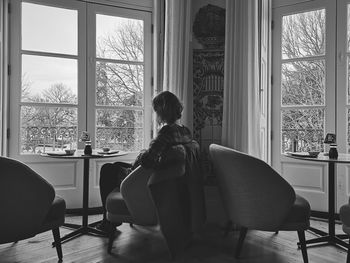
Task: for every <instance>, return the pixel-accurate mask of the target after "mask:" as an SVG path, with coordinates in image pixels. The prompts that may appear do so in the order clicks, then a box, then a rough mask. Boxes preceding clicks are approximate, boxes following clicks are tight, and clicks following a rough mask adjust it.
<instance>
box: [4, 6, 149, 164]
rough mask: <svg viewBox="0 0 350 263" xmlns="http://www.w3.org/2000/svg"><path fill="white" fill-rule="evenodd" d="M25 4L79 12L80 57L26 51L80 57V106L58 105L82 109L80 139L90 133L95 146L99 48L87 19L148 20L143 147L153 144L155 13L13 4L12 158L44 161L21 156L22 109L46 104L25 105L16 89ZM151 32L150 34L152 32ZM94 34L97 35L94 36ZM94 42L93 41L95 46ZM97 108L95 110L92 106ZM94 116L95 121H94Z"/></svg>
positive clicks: (114, 7) (81, 145) (35, 156)
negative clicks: (98, 13) (101, 14)
mask: <svg viewBox="0 0 350 263" xmlns="http://www.w3.org/2000/svg"><path fill="white" fill-rule="evenodd" d="M22 2H28V3H34V4H42V5H46V6H53V7H59V8H65V9H75V10H78V54H77V56H75V55H60V54H57V53H50V52H40V51H25V53H28V54H44V55H49V56H50V57H51V56H52V57H64V58H66V57H77V61H78V104H77V105H75V104H67V105H63V104H58V105H59V106H69V107H77V109H78V137H79V132H81V131H85V130H87V131H88V132H89V133H90V134H91V137H92V139H93V141H92V145H93V147H94V145H95V141H94V138H95V114H91V113H92V112H93V111H95V109H96V106H95V94H94V93H95V80H94V76H95V72H94V70H95V67H94V65H93V63H95V61H96V59H94V57H93V56H92V55H91V54H93V52H94V51H92V50H93V49H92V46H95V38H94V36H92V35H95V29H94V30H89V28H90V26H91V20H90V19H87V18H88V16H87V14H91V12H93V9H96V10H98V9H100V10H103V11H105V10H110V12H111V14H112V15H116V12H117V11H116V10H118V12H117V13H120V14H122V13H123V12H124V16H125V14H131V13H133V14H137V17H138V18H140V14H142V15H141V17H142V18H144V19H145V21H146V22H145V27H144V34H145V38H144V41H145V43H147V47H145V57H144V62H145V65H146V66H145V73H144V91H145V93H144V106H143V110H144V112H145V114H144V126H143V130H144V136H143V142H144V145H143V147H146V146H147V145H148V143H149V142H150V140H151V134H152V130H151V129H152V107H151V97H152V95H153V89H152V88H153V87H152V83H151V79H152V34H151V18H152V16H151V12H150V11H147V10H133V9H131V8H126V7H117V6H107V5H103V4H93V3H87V2H82V1H75V0H73V1H72V0H60V1H55V0H12V1H11V5H12V6H11V9H12V11H11V12H12V13H11V17H10V19H11V26H10V30H11V31H10V32H11V39H10V43H11V50H10V59H11V71H12V74H11V75H10V78H9V80H10V99H11V103H10V104H11V105H10V119H11V120H10V128H11V137H10V139H9V140H8V141H9V147H8V150H9V156H10V157H13V158H17V159H21V160H23V161H35V160H40V161H42V158H40V156H39V155H37V154H25V155H24V154H21V153H20V146H21V145H20V143H21V142H20V136H19V134H20V126H21V125H20V109H21V106H22V105H28V104H30V105H32V106H38V105H40V106H44V104H42V103H39V104H38V105H36V104H35V103H34V104H33V103H28V102H21V89H20V88H16V87H20V86H21V67H22V63H21V56H22V53H23V51H22V49H21V4H22ZM148 29H149V31H148ZM90 31H93V34H91V33H90ZM91 38H92V39H93V41H92V42H89V41H91ZM91 105H94V106H91ZM48 106H49V107H53V106H57V105H55V104H48ZM91 116H93V118H91ZM78 148H79V149H82V148H83V144H82V143H81V142H78ZM136 154H137V153H136V152H135V153H132V154H129V155H128V159H129V158H130V159H132V158H134V157H136Z"/></svg>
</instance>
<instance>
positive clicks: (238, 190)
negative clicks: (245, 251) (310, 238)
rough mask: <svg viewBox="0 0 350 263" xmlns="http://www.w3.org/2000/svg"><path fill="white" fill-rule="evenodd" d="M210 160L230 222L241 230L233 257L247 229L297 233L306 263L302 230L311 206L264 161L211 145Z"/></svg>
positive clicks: (306, 227) (306, 222) (239, 248)
mask: <svg viewBox="0 0 350 263" xmlns="http://www.w3.org/2000/svg"><path fill="white" fill-rule="evenodd" d="M209 152H210V156H211V159H212V162H213V166H214V173H215V174H216V176H217V179H218V187H219V190H220V192H221V196H222V201H223V204H224V207H225V210H226V212H227V215H228V218H229V220H231V221H232V222H233V223H234V224H236V225H238V226H240V236H239V240H238V245H237V248H236V257H237V258H238V257H239V255H240V252H241V248H242V245H243V241H244V238H245V236H246V234H247V230H248V229H255V230H262V231H271V232H277V231H280V230H282V231H283V230H286V231H297V232H298V236H299V241H300V246H301V251H302V256H303V260H304V262H308V256H307V250H306V244H305V232H304V231H305V230H306V229H308V228H309V226H310V222H309V218H310V205H309V203H308V202H307V201H306V200H305V199H304V198H302V197H301V196H298V195H296V194H295V192H294V189H293V188H292V187H291V185H290V184H289V183H288V182H287V181H285V180H284V179H283V178H282V177H281V176H280V175H279V174H278V173H277V172H276V171H275V170H274V169H272V168H271V167H270V166H269V165H268V164H267V163H265V162H264V161H262V160H260V159H257V158H255V157H252V156H250V155H247V154H244V153H242V152H239V151H236V150H233V149H230V148H227V147H224V146H221V145H217V144H211V145H210V147H209Z"/></svg>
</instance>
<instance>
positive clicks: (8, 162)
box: [0, 157, 66, 260]
mask: <svg viewBox="0 0 350 263" xmlns="http://www.w3.org/2000/svg"><path fill="white" fill-rule="evenodd" d="M0 170H1V174H0V209H1V216H0V244H4V243H10V242H17V241H19V240H23V239H27V238H30V237H33V236H35V235H37V234H39V233H42V232H45V231H48V230H52V233H53V237H54V241H55V246H56V250H57V255H58V258H59V260H62V248H61V241H60V232H59V227H60V226H62V225H63V223H64V217H65V210H66V203H65V201H64V200H63V199H62V198H60V197H58V196H56V195H55V190H54V188H53V187H52V185H50V184H49V183H48V182H47V181H45V180H44V179H43V178H42V177H41V176H40V175H39V174H37V173H36V172H34V171H33V170H32V169H30V168H29V167H28V166H27V165H25V164H24V163H22V162H19V161H16V160H13V159H10V158H5V157H0Z"/></svg>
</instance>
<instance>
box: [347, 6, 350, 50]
mask: <svg viewBox="0 0 350 263" xmlns="http://www.w3.org/2000/svg"><path fill="white" fill-rule="evenodd" d="M347 31H348V34H347V35H348V36H347V38H348V51H350V5H348V18H347Z"/></svg>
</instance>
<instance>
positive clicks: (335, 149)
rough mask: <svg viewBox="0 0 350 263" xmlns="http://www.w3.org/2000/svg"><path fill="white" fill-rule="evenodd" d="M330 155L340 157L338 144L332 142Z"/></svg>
mask: <svg viewBox="0 0 350 263" xmlns="http://www.w3.org/2000/svg"><path fill="white" fill-rule="evenodd" d="M328 155H329V159H338V150H337V145H336V144H331V146H330V149H329V154H328Z"/></svg>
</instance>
